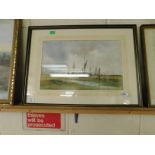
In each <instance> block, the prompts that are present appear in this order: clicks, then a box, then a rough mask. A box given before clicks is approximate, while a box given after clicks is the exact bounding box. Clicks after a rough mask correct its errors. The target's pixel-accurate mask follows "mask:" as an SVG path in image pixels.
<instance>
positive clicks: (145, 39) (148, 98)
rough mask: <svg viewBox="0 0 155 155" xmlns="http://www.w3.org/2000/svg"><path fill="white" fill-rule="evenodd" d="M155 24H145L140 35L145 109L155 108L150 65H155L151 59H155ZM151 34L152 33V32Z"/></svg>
mask: <svg viewBox="0 0 155 155" xmlns="http://www.w3.org/2000/svg"><path fill="white" fill-rule="evenodd" d="M154 30H155V24H143V25H141V27H140V35H141V47H142V53H143V54H142V55H143V58H142V60H143V70H142V73H143V80H142V81H143V83H142V86H143V89H142V96H143V102H144V106H145V107H155V105H154V104H153V96H152V95H151V94H153V87H154V84H153V81H154V80H151V79H153V71H151V68H150V65H153V64H154V62H153V61H152V60H151V59H150V58H151V57H152V58H153V53H152V48H153V47H152V46H151V45H153V44H152V41H151V39H153V38H152V36H153V35H154V34H155V32H154ZM149 31H150V32H151V33H150V32H149Z"/></svg>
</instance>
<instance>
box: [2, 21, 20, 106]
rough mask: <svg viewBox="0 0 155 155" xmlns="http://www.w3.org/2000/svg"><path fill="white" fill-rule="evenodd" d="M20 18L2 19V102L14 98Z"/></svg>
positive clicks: (11, 100) (10, 100)
mask: <svg viewBox="0 0 155 155" xmlns="http://www.w3.org/2000/svg"><path fill="white" fill-rule="evenodd" d="M18 33H19V20H13V19H0V103H2V104H5V103H12V102H13V98H14V87H15V74H16V73H15V72H16V56H17V44H18Z"/></svg>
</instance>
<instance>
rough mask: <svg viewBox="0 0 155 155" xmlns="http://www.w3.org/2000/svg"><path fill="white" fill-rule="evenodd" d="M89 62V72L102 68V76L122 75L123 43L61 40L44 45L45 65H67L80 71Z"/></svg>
mask: <svg viewBox="0 0 155 155" xmlns="http://www.w3.org/2000/svg"><path fill="white" fill-rule="evenodd" d="M86 61H87V69H86V70H87V71H90V70H91V71H94V70H95V68H99V67H100V68H101V73H102V74H108V75H111V74H113V75H121V74H122V60H121V42H120V41H104V40H83V41H78V40H59V41H46V42H44V43H43V60H42V64H43V65H67V67H68V69H72V68H73V64H74V66H75V68H76V69H77V70H80V69H81V68H82V67H83V65H84V63H85V62H86Z"/></svg>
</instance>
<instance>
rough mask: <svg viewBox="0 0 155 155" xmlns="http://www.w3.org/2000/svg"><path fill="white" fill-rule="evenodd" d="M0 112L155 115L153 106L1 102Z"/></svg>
mask: <svg viewBox="0 0 155 155" xmlns="http://www.w3.org/2000/svg"><path fill="white" fill-rule="evenodd" d="M0 112H44V113H81V114H147V115H155V108H141V107H82V108H81V107H65V106H60V107H58V106H40V105H37V106H36V105H8V104H1V105H0Z"/></svg>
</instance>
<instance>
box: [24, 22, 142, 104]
mask: <svg viewBox="0 0 155 155" xmlns="http://www.w3.org/2000/svg"><path fill="white" fill-rule="evenodd" d="M138 61H139V58H138V50H137V31H136V25H59V26H31V27H29V31H28V45H27V56H26V78H25V92H24V95H23V97H24V103H28V104H32V103H34V104H54V105H69V106H71V105H74V106H118V105H119V106H138V105H139V103H140V102H139V101H140V100H141V97H140V96H141V95H140V74H139V63H138Z"/></svg>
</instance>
